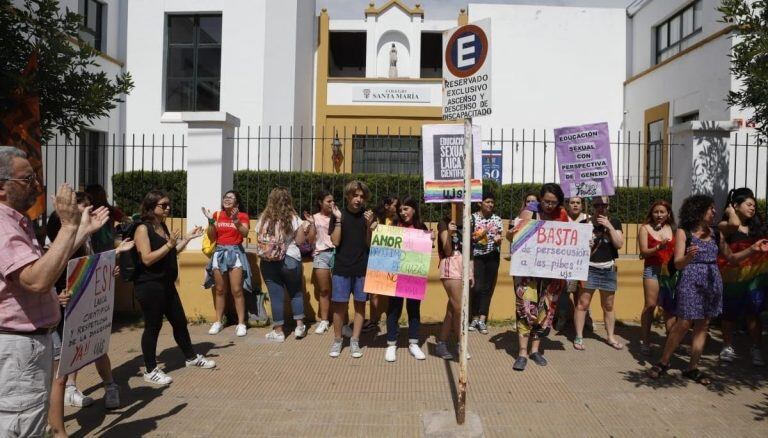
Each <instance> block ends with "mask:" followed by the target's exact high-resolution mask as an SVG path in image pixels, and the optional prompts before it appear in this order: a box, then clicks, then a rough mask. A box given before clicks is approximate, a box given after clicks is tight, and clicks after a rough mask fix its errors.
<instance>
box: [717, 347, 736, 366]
mask: <svg viewBox="0 0 768 438" xmlns="http://www.w3.org/2000/svg"><path fill="white" fill-rule="evenodd" d="M720 360H721V361H723V362H728V363H731V362H733V361H734V360H736V352H735V351H733V347H731V346H728V347H725V348H723V349H722V350H720Z"/></svg>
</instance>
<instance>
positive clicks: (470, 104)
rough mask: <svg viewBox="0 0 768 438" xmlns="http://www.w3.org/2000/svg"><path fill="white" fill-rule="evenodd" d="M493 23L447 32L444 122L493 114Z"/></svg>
mask: <svg viewBox="0 0 768 438" xmlns="http://www.w3.org/2000/svg"><path fill="white" fill-rule="evenodd" d="M490 41H491V19H490V18H486V19H484V20H480V21H478V22H476V23H470V24H467V25H464V26H460V27H457V28H454V29H451V30H448V31H446V32H443V119H445V120H456V119H466V118H470V117H478V116H486V115H489V114H491V112H492V111H491V47H490V44H489V43H490Z"/></svg>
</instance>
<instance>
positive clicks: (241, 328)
mask: <svg viewBox="0 0 768 438" xmlns="http://www.w3.org/2000/svg"><path fill="white" fill-rule="evenodd" d="M247 332H248V326H246V325H245V324H238V325H237V328H235V336H245V334H246V333H247Z"/></svg>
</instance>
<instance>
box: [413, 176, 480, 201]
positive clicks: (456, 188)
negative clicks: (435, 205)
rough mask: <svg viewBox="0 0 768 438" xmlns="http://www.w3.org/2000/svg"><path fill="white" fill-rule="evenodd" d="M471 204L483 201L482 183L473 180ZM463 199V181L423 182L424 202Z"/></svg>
mask: <svg viewBox="0 0 768 438" xmlns="http://www.w3.org/2000/svg"><path fill="white" fill-rule="evenodd" d="M471 186H472V202H482V201H483V181H482V180H479V179H473V180H472V182H471ZM462 199H464V180H460V179H459V180H449V181H425V182H424V202H453V201H460V200H462Z"/></svg>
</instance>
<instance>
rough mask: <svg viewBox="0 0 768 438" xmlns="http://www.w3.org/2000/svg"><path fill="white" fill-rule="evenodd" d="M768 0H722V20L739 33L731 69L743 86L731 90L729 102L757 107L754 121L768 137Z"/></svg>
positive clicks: (757, 127)
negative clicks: (767, 0)
mask: <svg viewBox="0 0 768 438" xmlns="http://www.w3.org/2000/svg"><path fill="white" fill-rule="evenodd" d="M767 6H768V3H767V2H766V1H765V0H752V1H748V0H722V2H721V4H720V6H719V7H718V11H720V12H721V13H722V14H723V18H722V20H721V21H723V22H725V23H729V24H732V25H734V26H735V32H736V34H737V35H738V38H737V40H736V43H735V44H734V45H733V50H732V53H731V73H732V74H733V75H734V76H735V77H736V79H738V80H740V81H741V82H742V87H741V88H739V89H738V90H732V91H730V92H729V93H728V98H727V102H728V104H729V105H733V106H739V107H741V108H753V109H754V110H755V113H754V116H753V118H752V121H753V122H754V123H755V127H756V129H757V130H758V132H760V134H761V135H762V136H763V137H764V138H766V137H768V123H766V122H768V7H767Z"/></svg>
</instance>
